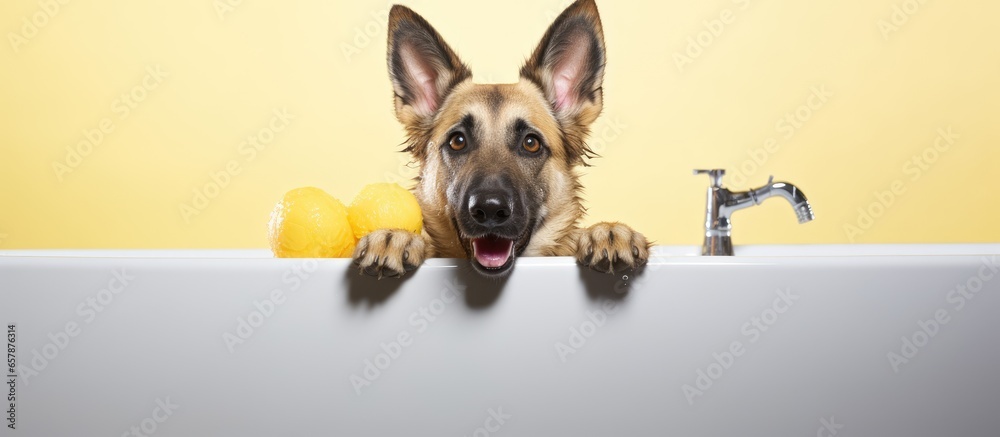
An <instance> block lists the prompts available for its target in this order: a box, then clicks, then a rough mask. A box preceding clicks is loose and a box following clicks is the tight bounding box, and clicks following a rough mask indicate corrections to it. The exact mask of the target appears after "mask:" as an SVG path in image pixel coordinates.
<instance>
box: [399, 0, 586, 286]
mask: <svg viewBox="0 0 1000 437" xmlns="http://www.w3.org/2000/svg"><path fill="white" fill-rule="evenodd" d="M388 29H389V52H388V66H389V74H390V77H391V79H392V85H393V90H394V92H395V107H396V117H397V118H398V119H399V120H400V122H401V123H403V125H404V126H405V128H406V130H407V133H408V134H409V140H408V143H407V149H406V150H407V151H409V152H411V153H412V154H413V155H414V157H415V159H416V160H417V161H418V162H419V163H421V173H420V179H419V183H418V186H417V188H416V190H415V191H416V194H417V197H418V198H419V199H420V201H421V206H422V208H423V209H424V216H425V221H427V222H433V223H428V226H427V230H428V232H429V233H431V237H432V239H435V240H446V239H448V238H449V237H448V236H446V235H434V233H435V232H438V233H443V232H445V231H444V229H446V230H447V231H448V232H453V233H454V235H456V236H457V239H458V241H457V242H456V243H457V244H459V245H461V247H462V248H463V249H464V250H465V253H466V254H468V255H469V256H470V258H471V260H472V264H473V266H474V267H475V268H476V270H478V271H479V272H480V273H483V274H486V275H497V276H499V275H504V274H506V273H507V272H509V271H510V268H511V267H512V266H513V264H514V258H515V257H516V256H517V255H520V254H521V253H522V252H524V251H525V249H526V248H527V247H528V246H529V244H530V242H531V240H532V237H533V235H534V234H536V233H539V232H541V231H540V230H541V229H543V228H544V229H547V232H548V233H549V234H552V233H553V232H555V231H552V229H555V228H559V227H562V228H568V227H569V226H570V225H573V224H574V223H575V221H576V219H577V218H578V217H579V215H580V211H579V209H580V208H579V202H578V199H577V198H576V192H577V189H578V184H577V181H576V176H575V173H574V172H573V167H575V166H577V165H579V164H582V163H583V160H584V159H585V158H587V157H588V156H590V150H589V149H588V148H587V146H586V145H585V144H584V141H583V140H584V138H585V137H586V135H587V133H588V132H589V125H590V124H591V123H592V122H593V121H594V120H595V119H596V118H597V116H598V115H599V114H600V112H601V107H602V94H601V84H602V79H603V75H604V63H605V49H604V37H603V33H602V29H601V21H600V18H599V16H598V13H597V6H596V5H595V4H594V1H593V0H580V1H577V2H576V3H574V4H572V5H571V6H569V7H568V8H567V9H566V10H565V11H564V12H563V13H562V14H561V15H560V16H559V17H558V18H557V19H556V20H555V22H554V23H553V24H552V25H551V27H550V28H549V29H548V31H547V32H546V33H545V35H544V36H543V37H542V40H541V42H540V43H539V44H538V47H537V48H536V49H535V51H534V52H533V54H532V55H531V57H530V58H529V59H528V61H527V63H526V64H525V65H524V66H523V67H522V68H521V72H520V80H519V81H518V82H517V83H514V84H499V85H497V84H489V85H486V84H475V83H473V81H472V73H471V72H470V70H469V68H468V67H467V66H466V65H465V64H464V63H463V62H462V60H461V59H459V57H458V56H457V55H456V54H455V52H454V51H453V50H452V49H451V48H450V47H449V46H448V44H447V43H445V41H444V39H443V38H442V37H441V36H440V35H439V34H438V33H437V32H436V31H435V30H434V29H433V28H432V27H431V26H430V24H428V23H427V21H425V20H424V19H423V18H422V17H420V16H419V15H417V14H416V13H414V12H413V11H411V10H410V9H408V8H406V7H403V6H398V5H397V6H393V8H392V10H391V11H390V15H389V26H388ZM567 210H570V211H567ZM560 211H562V213H558V214H557V212H560ZM556 215H558V217H557V216H556ZM560 221H562V222H572V223H560ZM438 222H440V223H438ZM452 238H454V237H452ZM547 238H554V237H553V235H548V236H547Z"/></svg>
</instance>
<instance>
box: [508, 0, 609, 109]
mask: <svg viewBox="0 0 1000 437" xmlns="http://www.w3.org/2000/svg"><path fill="white" fill-rule="evenodd" d="M604 63H605V49H604V32H603V30H602V28H601V17H600V16H599V15H598V13H597V5H596V4H595V3H594V0H578V1H577V2H575V3H573V4H572V5H570V6H569V7H568V8H566V10H565V11H563V13H562V14H560V15H559V17H558V18H556V20H555V22H553V23H552V25H551V26H550V27H549V30H548V31H546V32H545V36H543V37H542V41H541V42H540V43H539V44H538V47H537V48H536V49H535V51H534V53H532V55H531V58H529V59H528V62H527V64H525V65H524V67H522V68H521V76H522V77H524V78H525V79H528V80H530V81H532V82H534V83H535V84H537V85H538V86H539V87H541V89H542V91H543V92H545V97H546V98H548V100H549V103H550V104H551V105H552V109H553V110H554V111H555V114H556V117H557V118H559V120H560V122H562V124H563V126H580V127H585V126H587V125H589V124H590V123H593V122H594V120H596V119H597V116H598V115H600V113H601V108H602V105H603V95H602V93H601V85H602V83H603V81H604Z"/></svg>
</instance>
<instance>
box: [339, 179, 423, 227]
mask: <svg viewBox="0 0 1000 437" xmlns="http://www.w3.org/2000/svg"><path fill="white" fill-rule="evenodd" d="M347 218H348V220H350V222H351V228H352V229H353V230H354V237H355V238H357V239H361V237H364V236H365V235H367V234H368V233H369V232H371V231H374V230H377V229H403V230H406V231H410V232H413V233H415V234H419V233H420V231H421V229H423V225H424V219H423V215H421V213H420V204H419V203H418V202H417V198H416V197H415V196H414V195H413V193H411V192H409V191H408V190H406V189H405V188H403V187H401V186H399V185H398V184H390V183H381V184H369V185H367V186H365V187H364V188H362V189H361V192H360V193H358V196H357V197H355V198H354V202H351V206H349V207H348V208H347Z"/></svg>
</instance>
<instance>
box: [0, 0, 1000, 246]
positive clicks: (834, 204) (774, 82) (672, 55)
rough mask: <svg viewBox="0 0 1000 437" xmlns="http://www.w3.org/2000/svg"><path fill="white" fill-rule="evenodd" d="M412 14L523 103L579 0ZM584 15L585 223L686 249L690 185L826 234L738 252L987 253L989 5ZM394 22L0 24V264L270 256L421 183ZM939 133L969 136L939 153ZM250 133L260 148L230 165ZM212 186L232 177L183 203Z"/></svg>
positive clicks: (235, 16) (992, 30) (255, 10)
mask: <svg viewBox="0 0 1000 437" xmlns="http://www.w3.org/2000/svg"><path fill="white" fill-rule="evenodd" d="M406 3H407V4H409V5H410V6H412V7H414V8H415V9H416V10H417V11H418V12H419V13H421V14H422V15H424V17H426V18H427V19H428V20H429V21H430V22H431V23H432V24H433V25H434V26H435V27H436V28H437V29H438V31H439V32H441V33H442V34H443V36H444V37H445V39H446V40H447V41H448V42H449V43H450V44H451V45H452V47H454V48H455V49H456V50H457V51H458V52H459V53H460V54H461V56H462V57H463V58H464V59H465V60H466V62H467V63H469V64H470V65H471V66H472V68H473V71H474V73H475V75H476V78H477V80H478V81H480V82H511V81H514V80H515V79H516V72H517V69H518V67H519V66H520V64H521V63H522V62H523V60H524V58H525V57H526V56H527V54H528V53H529V52H530V51H531V50H532V49H533V48H534V46H535V44H536V43H537V42H538V40H539V39H540V37H541V35H542V33H543V32H544V30H545V28H546V27H547V26H548V24H549V23H550V22H551V20H552V19H553V18H554V17H555V16H556V15H557V13H558V12H559V11H561V9H562V7H563V6H565V5H566V4H568V2H567V1H564V0H543V1H537V0H511V1H506V2H492V1H483V0H476V1H439V0H434V1H431V0H420V1H417V0H414V1H411V2H406ZM598 4H599V7H600V9H601V15H602V17H603V20H604V28H605V36H606V39H607V47H608V59H609V64H608V67H607V76H606V80H605V112H604V115H603V116H602V118H601V120H599V121H598V123H597V125H596V134H597V140H596V141H594V142H593V144H594V147H595V148H596V149H598V150H599V151H600V152H601V154H602V155H603V158H601V159H598V160H595V161H593V163H594V164H595V166H594V167H591V168H588V169H586V170H585V173H586V176H585V177H584V182H585V186H586V187H587V194H586V197H587V199H588V202H589V206H590V212H591V214H590V216H589V220H591V221H594V220H607V219H620V220H622V221H626V222H628V223H630V224H633V225H634V226H635V227H636V228H637V229H639V230H641V231H644V232H645V233H646V234H647V235H649V236H650V237H652V238H653V239H655V240H656V241H657V242H658V243H660V244H700V241H701V233H702V222H703V208H704V201H705V199H704V190H705V188H706V186H707V184H708V179H707V178H706V177H705V176H697V177H695V176H692V175H691V170H692V169H693V168H704V167H725V168H728V169H729V170H730V175H729V176H727V184H728V185H731V186H734V187H738V188H746V187H749V186H756V185H760V184H763V183H764V182H765V181H766V180H767V177H768V175H769V174H774V175H775V176H776V177H777V178H778V179H786V180H789V181H791V182H794V183H795V184H797V185H799V186H800V187H802V189H803V191H804V192H805V193H806V194H807V195H808V196H809V199H810V200H811V201H812V203H813V205H814V208H815V211H816V214H817V221H815V222H812V223H810V224H807V225H802V226H799V225H797V224H796V222H795V219H794V215H793V214H792V211H791V210H790V209H789V207H788V205H786V204H783V203H782V202H780V201H770V202H768V203H766V204H764V205H763V206H761V207H757V208H755V209H753V210H749V211H743V212H741V213H738V215H737V216H736V218H735V226H736V234H735V241H736V243H737V244H751V243H846V242H851V241H854V242H861V243H876V242H974V241H994V242H995V241H998V240H1000V226H997V225H996V223H997V218H996V217H997V216H998V215H1000V206H998V203H997V202H996V201H995V199H996V192H995V190H996V189H997V183H996V180H995V178H996V171H997V169H998V168H1000V147H998V145H1000V122H998V121H1000V118H998V115H1000V107H998V105H1000V104H998V102H1000V44H998V42H1000V30H997V29H998V28H997V26H996V23H995V21H996V19H997V17H998V16H1000V2H996V1H986V0H957V1H926V2H923V3H920V2H918V1H917V0H907V1H904V0H842V1H836V2H832V1H830V2H817V1H800V0H781V1H758V0H735V1H734V0H714V1H697V2H696V1H681V0H670V1H645V2H634V1H633V2H629V1H616V2H612V1H607V0H605V1H600V0H599V2H598ZM894 8H899V11H897V10H896V9H894ZM46 10H48V11H49V12H45V11H46ZM387 12H388V7H387V4H386V3H385V2H384V1H378V0H364V1H359V0H352V1H336V2H333V1H319V0H316V1H291V0H289V1H280V2H279V1H267V2H265V1H259V0H198V1H193V0H185V1H160V2H150V1H133V0H103V1H88V2H83V1H69V2H66V3H65V4H61V3H59V2H57V1H55V0H42V1H41V2H38V1H35V0H30V1H29V0H15V1H5V2H2V3H0V31H2V32H3V34H4V36H5V38H4V42H6V44H5V45H0V127H2V128H0V248H4V249H10V248H56V247H70V248H77V247H97V248H117V247H122V248H146V247H149V248H156V247H195V248H202V247H263V246H264V245H265V240H264V228H265V223H266V221H267V217H268V214H269V211H270V209H271V207H272V205H273V204H274V202H275V201H277V199H278V198H279V197H280V196H281V194H282V193H283V192H285V191H286V190H288V189H291V188H295V187H299V186H306V185H314V186H318V187H321V188H323V189H325V190H327V191H328V192H330V193H331V194H333V195H334V196H336V197H338V198H341V199H342V200H344V201H345V203H347V202H350V200H351V198H352V197H353V196H354V194H355V193H356V192H357V191H358V190H359V189H360V187H361V186H363V185H364V184H366V183H370V182H380V181H384V180H387V179H388V180H403V179H406V178H409V177H411V176H412V175H413V173H414V172H413V170H412V169H409V168H407V167H406V166H405V164H406V159H404V158H405V156H404V155H403V154H400V153H397V152H395V151H396V150H398V149H399V147H398V145H399V144H400V143H401V141H402V139H403V135H402V129H401V128H400V126H399V125H398V123H397V122H396V121H395V119H394V117H393V113H392V100H391V88H390V85H389V82H388V79H387V75H386V69H385V61H384V57H385V27H384V20H385V16H386V14H387ZM723 19H725V21H726V22H723V21H722V20H723ZM32 20H34V22H35V23H36V24H37V25H27V24H26V23H27V22H29V21H32ZM715 20H718V22H715ZM706 22H707V24H706ZM33 29H34V31H33ZM366 30H367V31H368V32H371V33H372V34H373V35H374V36H371V37H369V36H367V35H366V34H365V32H366ZM712 31H714V34H713V33H712ZM689 38H691V39H690V40H689ZM692 41H694V42H692ZM699 41H700V42H699ZM685 56H686V57H687V58H686V59H685V58H683V57H685ZM688 61H690V62H688ZM157 70H159V72H157ZM147 76H148V77H147ZM814 90H820V91H823V90H825V91H823V92H825V93H828V94H829V93H832V95H828V96H826V97H824V98H823V99H822V100H820V99H818V98H812V99H811V100H810V96H811V95H812V94H813V93H814ZM123 95H125V96H124V97H123ZM810 103H812V106H813V107H812V108H809V109H807V108H808V105H809V104H810ZM803 105H806V106H805V107H803ZM126 108H127V109H126ZM274 111H279V112H280V111H286V112H287V114H288V115H289V116H290V117H292V118H290V119H288V120H287V126H286V123H285V121H283V120H281V119H278V118H276V116H275V115H274ZM788 114H792V115H791V116H792V117H799V118H800V119H802V120H804V121H801V122H800V121H796V124H797V125H799V126H800V127H795V128H792V127H791V126H793V125H792V124H791V123H790V122H789V121H787V120H786V121H781V120H785V119H786V117H787V116H788ZM796 114H798V115H796ZM286 118H288V117H286ZM101 128H104V129H105V131H107V132H109V133H102V134H101V135H98V134H97V133H95V130H100V129H101ZM949 128H950V129H951V131H952V132H953V133H954V134H955V135H958V138H955V139H953V141H938V146H939V147H938V149H935V148H934V146H935V139H936V138H937V137H938V136H939V133H938V132H939V130H943V131H944V132H948V129H949ZM262 130H263V132H262ZM258 134H259V135H260V136H261V137H262V138H263V139H264V140H267V139H270V142H266V141H265V142H259V143H261V144H260V146H261V148H260V149H259V150H258V149H253V150H254V151H253V152H251V151H250V149H251V148H253V146H252V145H248V144H241V143H243V142H244V141H245V138H246V137H247V136H249V135H258ZM88 136H89V137H90V138H92V139H94V142H97V143H98V144H96V145H93V146H91V147H89V148H88V146H87V145H86V144H83V145H81V144H80V143H81V142H82V141H89V140H88V139H87V138H88ZM99 137H103V138H100V139H99V141H98V138H99ZM769 140H770V141H772V142H769ZM265 143H266V144H265ZM765 145H767V146H768V147H769V148H770V151H767V150H765V149H764V147H765ZM68 149H70V150H72V149H78V150H79V151H80V152H85V153H88V154H87V155H86V156H83V157H81V158H80V159H75V157H74V156H68V151H67V150H68ZM754 156H756V159H757V161H761V164H760V165H758V164H757V163H756V162H754ZM919 156H924V158H926V159H927V161H929V162H928V163H923V164H922V165H923V167H921V166H919V165H920V164H918V163H915V162H913V159H914V157H919ZM765 158H766V160H765ZM61 166H62V167H61ZM227 166H228V167H229V170H231V171H232V173H237V171H238V173H237V174H234V175H232V176H229V181H228V184H225V187H223V188H221V189H220V190H217V191H216V190H213V189H212V188H208V193H207V194H213V195H214V197H213V198H211V199H208V200H207V201H206V202H200V203H197V204H196V205H195V204H194V203H195V202H194V198H195V191H196V190H204V189H205V188H204V187H205V185H206V184H208V183H210V182H211V181H212V177H211V176H210V174H217V173H219V172H225V171H226V170H227ZM740 169H742V170H740ZM917 176H919V178H917ZM217 177H221V176H217ZM225 179H226V178H222V180H225ZM893 188H896V190H897V193H902V194H897V195H895V196H894V197H895V199H893V201H892V202H891V205H889V206H888V207H881V206H880V205H876V203H877V202H879V199H878V196H876V194H875V193H876V192H883V191H891V190H892V189H893ZM202 193H203V194H205V192H204V191H202ZM883 197H885V196H884V195H883ZM885 203H889V202H888V201H886V202H885ZM182 205H188V206H189V207H191V208H194V211H197V214H193V213H191V212H190V211H188V215H187V217H185V215H184V214H182ZM873 205H874V206H873ZM859 208H861V209H865V210H869V211H871V213H874V214H875V215H876V216H877V217H876V218H873V219H871V221H870V222H869V221H867V220H866V219H865V218H864V217H860V218H859V216H860V215H861V213H859ZM859 220H861V223H860V224H859ZM845 225H853V226H856V227H857V228H856V229H855V230H854V231H853V232H849V231H848V230H845Z"/></svg>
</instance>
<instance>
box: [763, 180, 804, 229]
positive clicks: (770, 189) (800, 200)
mask: <svg viewBox="0 0 1000 437" xmlns="http://www.w3.org/2000/svg"><path fill="white" fill-rule="evenodd" d="M750 195H751V196H753V197H754V201H755V202H754V203H755V204H757V205H759V204H760V203H761V202H763V201H764V200H765V199H767V198H770V197H774V196H778V197H781V198H783V199H785V200H787V201H788V203H789V204H791V205H792V209H794V210H795V216H796V217H797V218H798V220H799V223H800V224H801V223H808V222H811V221H812V220H813V219H814V218H816V216H815V215H813V210H812V206H810V205H809V200H808V199H806V195H805V194H803V193H802V190H800V189H799V188H798V187H796V186H795V185H792V184H790V183H788V182H773V183H772V182H771V181H768V185H765V186H763V187H760V188H757V189H755V190H750Z"/></svg>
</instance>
